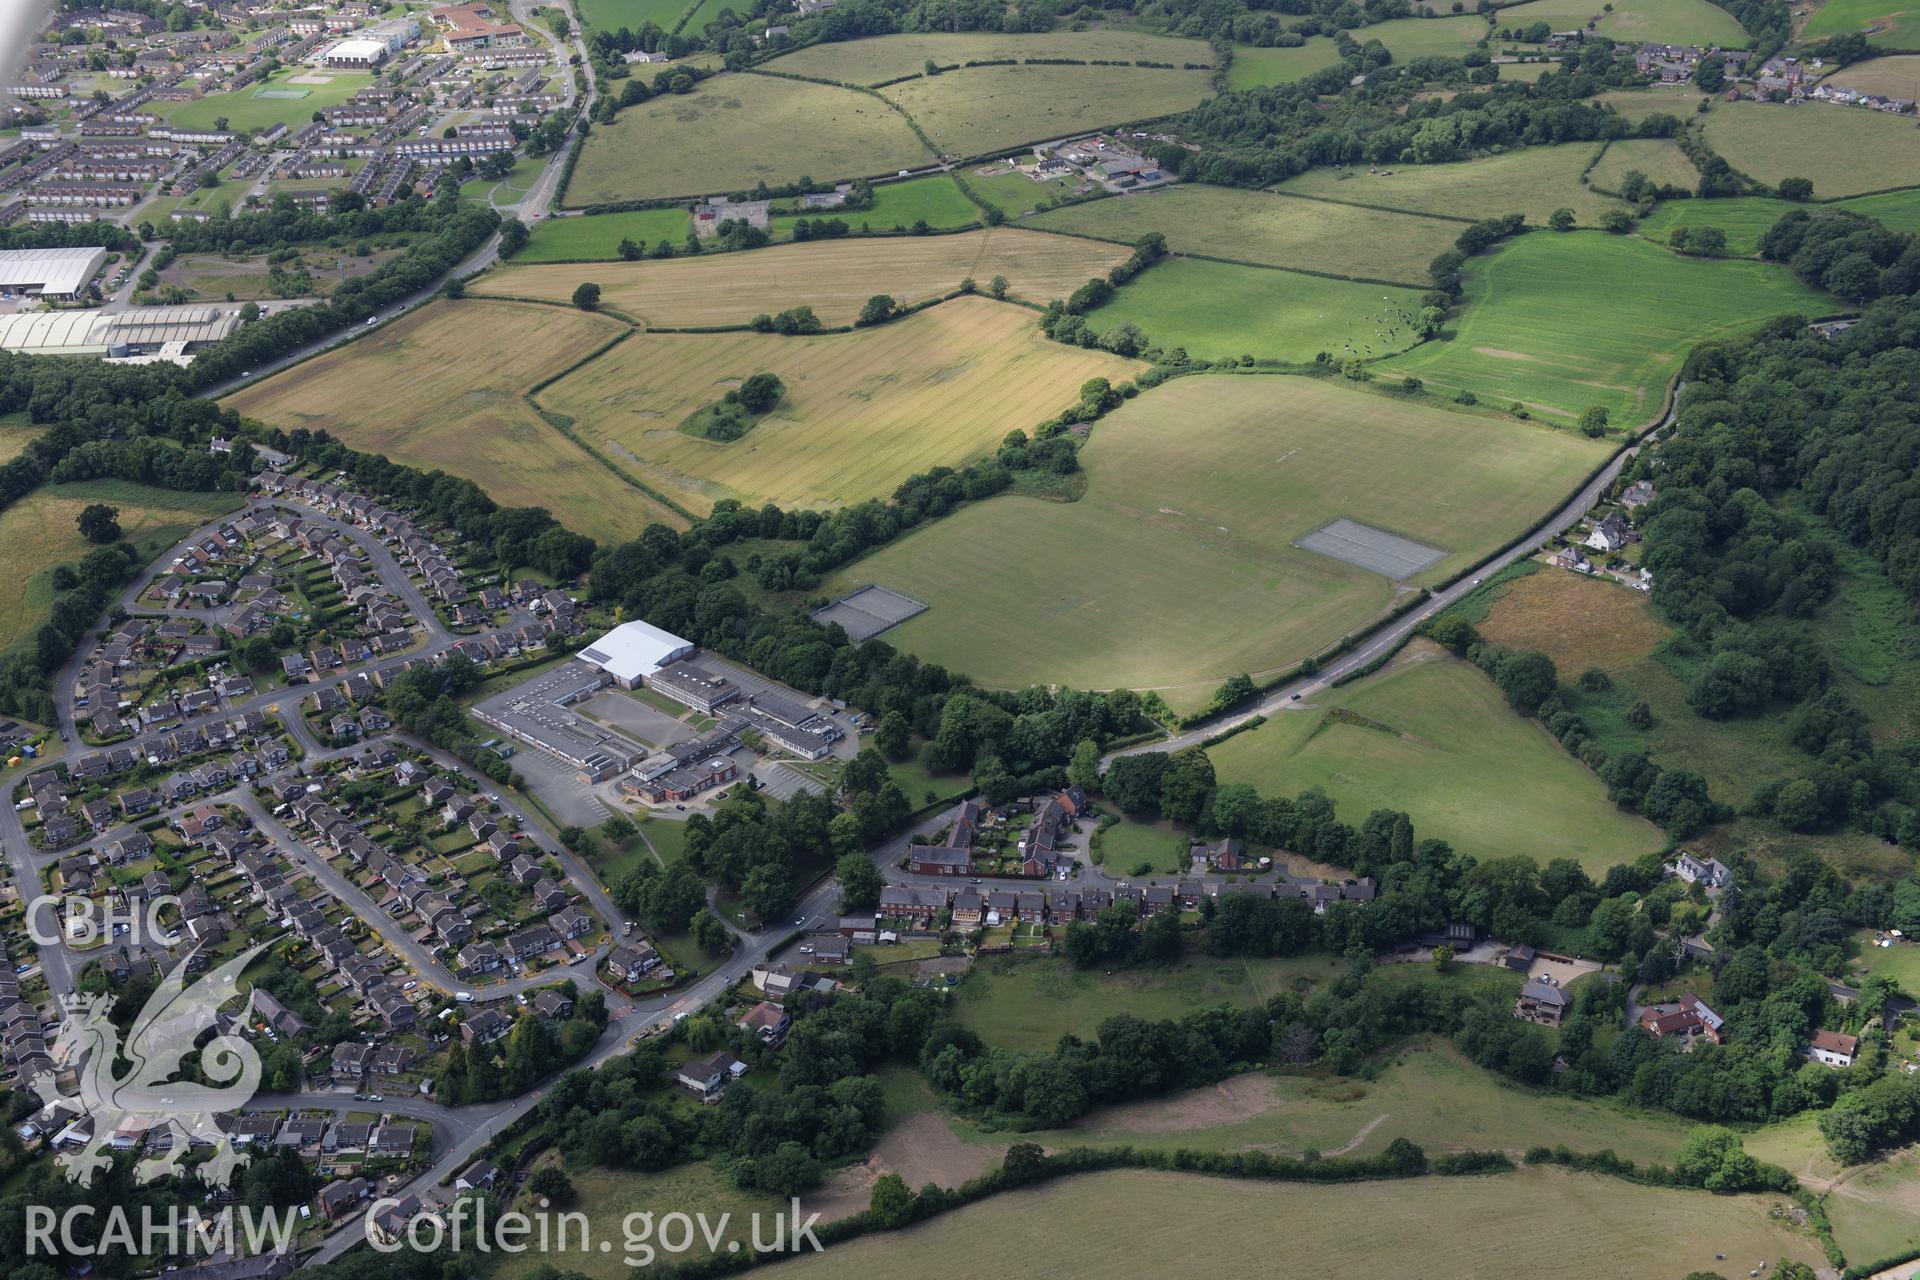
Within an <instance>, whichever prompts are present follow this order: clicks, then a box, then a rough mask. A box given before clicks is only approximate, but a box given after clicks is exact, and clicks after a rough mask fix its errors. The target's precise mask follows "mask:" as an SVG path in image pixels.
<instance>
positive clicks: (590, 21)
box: [573, 0, 693, 31]
mask: <svg viewBox="0 0 1920 1280" xmlns="http://www.w3.org/2000/svg"><path fill="white" fill-rule="evenodd" d="M691 8H693V0H575V3H574V6H573V11H574V12H575V13H577V14H579V15H580V21H582V22H584V23H586V24H587V25H588V26H590V27H599V28H601V29H603V30H606V31H617V30H619V29H620V28H621V27H631V28H632V29H633V30H635V31H638V30H639V29H640V28H641V27H643V26H645V25H646V24H647V23H649V22H652V23H655V24H657V25H659V26H660V27H661V28H662V29H664V30H667V31H671V30H673V25H674V23H676V22H678V21H679V20H680V15H681V14H683V13H685V12H686V11H687V10H689V9H691Z"/></svg>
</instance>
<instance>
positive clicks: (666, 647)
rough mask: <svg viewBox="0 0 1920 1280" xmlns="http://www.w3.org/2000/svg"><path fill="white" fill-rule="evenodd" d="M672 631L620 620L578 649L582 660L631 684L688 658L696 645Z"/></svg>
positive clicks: (648, 624)
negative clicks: (605, 632)
mask: <svg viewBox="0 0 1920 1280" xmlns="http://www.w3.org/2000/svg"><path fill="white" fill-rule="evenodd" d="M697 647H698V646H696V645H695V644H694V643H693V642H692V641H691V640H683V639H681V638H680V637H679V636H677V635H674V634H673V632H671V631H662V630H661V629H660V628H658V627H656V626H654V625H653V624H652V623H650V622H641V621H639V620H637V619H636V620H635V621H633V622H623V623H621V624H620V625H619V626H617V627H615V628H614V629H613V630H611V631H609V632H607V634H605V635H603V636H601V637H600V638H599V639H598V640H595V641H594V642H593V643H592V644H590V645H588V646H587V647H586V648H584V649H582V650H581V651H580V657H581V659H582V660H583V661H586V662H591V663H592V664H593V665H594V666H596V667H598V668H600V669H601V670H602V671H604V672H606V673H607V674H608V675H610V676H612V677H613V678H614V679H615V680H618V681H620V682H621V683H622V684H629V685H630V684H633V683H635V682H636V681H639V680H641V679H642V678H644V677H646V676H650V675H652V674H653V673H654V672H656V671H658V670H659V669H660V668H661V667H664V666H666V665H667V664H668V663H669V662H675V661H678V660H679V659H681V658H684V657H687V656H688V655H689V654H691V653H692V652H693V651H694V649H695V648H697Z"/></svg>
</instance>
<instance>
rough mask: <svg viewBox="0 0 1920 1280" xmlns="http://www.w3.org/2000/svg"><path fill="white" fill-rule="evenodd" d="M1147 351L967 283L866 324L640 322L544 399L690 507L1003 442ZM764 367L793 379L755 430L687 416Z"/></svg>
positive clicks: (844, 491)
mask: <svg viewBox="0 0 1920 1280" xmlns="http://www.w3.org/2000/svg"><path fill="white" fill-rule="evenodd" d="M1142 367H1143V366H1141V365H1140V364H1138V363H1137V362H1134V361H1129V360H1122V359H1120V358H1119V357H1117V356H1112V355H1108V354H1106V353H1105V352H1101V351H1082V350H1080V349H1079V348H1077V347H1068V346H1063V345H1060V344H1058V343H1051V342H1048V341H1047V340H1046V339H1045V338H1043V337H1042V336H1041V335H1040V332H1039V326H1038V324H1037V323H1036V321H1035V320H1034V317H1033V314H1032V313H1031V312H1029V311H1027V310H1025V309H1024V308H1021V307H1016V306H1013V305H1011V304H1008V303H1001V302H993V301H990V300H988V299H985V298H956V299H954V300H953V301H951V302H946V303H942V304H941V305H939V306H937V307H933V308H931V309H929V310H927V311H923V312H921V313H919V314H918V315H914V316H910V317H908V318H907V319H905V320H899V321H895V322H894V323H892V324H889V325H884V326H881V327H879V328H874V329H862V330H860V331H858V332H856V333H851V334H827V335H821V336H817V337H806V338H782V337H775V336H772V335H767V334H757V333H725V334H699V335H695V334H639V335H636V336H634V337H633V338H631V339H629V340H628V341H626V342H623V343H621V344H620V345H619V346H617V347H615V348H614V349H613V350H611V351H609V352H608V353H607V354H605V355H603V356H601V357H600V358H598V359H596V360H593V361H591V362H589V363H588V364H587V365H585V366H584V367H582V368H580V369H578V370H576V371H574V372H573V373H571V374H568V375H567V376H566V377H565V378H562V379H561V380H560V381H559V382H557V383H555V384H554V385H553V386H551V387H549V388H547V389H546V390H545V391H543V392H541V393H540V396H539V399H540V403H541V405H542V406H543V407H544V408H547V409H550V410H552V411H553V412H555V413H559V414H564V415H566V416H567V417H569V418H571V419H572V420H573V423H574V426H575V428H576V429H577V430H578V431H579V432H580V433H581V435H582V436H583V437H585V438H586V439H588V440H589V441H590V442H592V443H593V444H594V446H595V447H596V448H599V447H604V448H605V449H606V450H607V451H608V452H610V453H612V454H613V455H614V456H616V457H618V458H619V459H620V460H621V461H622V462H623V463H625V464H626V465H628V466H631V467H633V468H634V469H635V470H636V471H637V472H639V473H640V474H641V476H642V478H643V479H644V480H645V482H646V483H647V484H649V485H651V486H653V487H655V488H657V489H660V490H661V491H662V492H665V493H668V494H670V495H672V496H673V497H674V498H676V499H677V500H679V501H681V502H682V503H683V504H684V505H686V506H687V507H689V508H690V509H705V508H706V507H709V506H711V505H712V503H713V502H714V500H715V499H718V498H723V497H731V498H739V499H741V500H742V501H744V502H747V503H748V504H750V505H755V506H757V505H759V504H761V503H763V502H777V503H779V504H780V505H781V506H785V507H795V506H799V507H807V508H819V507H824V506H838V505H841V504H844V503H849V502H857V501H860V500H862V499H865V498H873V497H881V496H884V495H886V494H888V493H891V492H892V491H893V489H894V488H895V486H897V485H898V484H899V483H900V481H902V480H904V479H906V478H907V477H908V476H909V475H912V474H914V473H916V472H921V471H925V470H927V469H929V468H931V467H934V466H939V465H947V466H959V465H961V464H963V463H966V462H970V461H972V460H973V459H975V458H978V457H981V456H983V455H985V454H988V453H991V452H992V451H993V450H994V449H995V448H996V447H998V445H999V443H1000V441H1001V440H1002V439H1003V438H1004V437H1005V436H1006V434H1007V432H1009V431H1012V430H1015V429H1016V428H1017V429H1023V430H1026V429H1031V428H1032V427H1034V426H1035V425H1036V424H1037V423H1038V422H1039V421H1040V420H1041V419H1042V418H1045V417H1047V416H1049V415H1050V414H1053V413H1057V412H1059V411H1060V410H1061V409H1064V408H1066V407H1067V406H1069V405H1071V404H1072V403H1074V401H1075V400H1076V399H1077V398H1078V396H1079V389H1080V384H1081V383H1082V382H1084V381H1086V380H1087V379H1088V378H1092V377H1096V376H1097V377H1105V378H1109V379H1111V380H1112V381H1114V382H1120V381H1123V380H1125V379H1126V378H1129V377H1131V376H1132V375H1133V374H1134V373H1136V372H1138V370H1139V369H1140V368H1142ZM761 371H769V372H772V373H776V374H778V375H779V376H780V379H781V381H783V382H784V383H785V384H786V387H787V392H786V395H785V397H784V398H783V399H782V400H781V402H780V404H779V405H777V406H776V407H775V408H774V410H773V411H772V412H771V413H769V414H768V415H767V416H766V417H764V418H762V419H761V420H760V421H759V423H758V424H757V425H756V426H754V428H753V429H752V430H751V431H749V432H748V433H747V434H746V435H745V436H743V437H742V438H740V439H739V440H735V441H732V442H730V443H726V444H718V443H714V442H711V441H707V440H703V439H700V438H698V437H695V436H693V435H690V434H688V433H686V432H683V431H680V430H677V428H678V427H679V425H680V423H681V422H682V421H683V420H684V419H685V418H686V417H687V416H688V415H689V414H691V413H692V412H693V411H694V410H695V409H698V408H699V407H701V406H702V405H706V404H711V403H712V402H713V401H715V400H718V399H719V398H720V397H721V396H722V395H724V394H725V393H726V390H727V388H728V387H729V386H732V385H735V384H736V383H737V381H738V380H739V379H741V378H744V377H746V376H748V375H749V374H753V373H758V372H761Z"/></svg>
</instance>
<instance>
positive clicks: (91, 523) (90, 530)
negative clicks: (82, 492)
mask: <svg viewBox="0 0 1920 1280" xmlns="http://www.w3.org/2000/svg"><path fill="white" fill-rule="evenodd" d="M74 523H75V524H77V525H79V526H80V536H81V537H83V538H85V539H86V540H87V541H88V542H100V543H107V542H113V541H115V540H117V539H118V538H119V537H120V509H119V508H118V507H110V506H108V505H107V504H106V503H104V502H90V503H88V504H87V505H86V507H85V508H84V509H83V510H82V511H81V512H80V514H79V516H78V517H76V518H75V520H74Z"/></svg>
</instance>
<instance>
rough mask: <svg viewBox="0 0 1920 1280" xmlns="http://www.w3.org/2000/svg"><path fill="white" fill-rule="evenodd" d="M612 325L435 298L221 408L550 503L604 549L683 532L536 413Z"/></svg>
mask: <svg viewBox="0 0 1920 1280" xmlns="http://www.w3.org/2000/svg"><path fill="white" fill-rule="evenodd" d="M624 328H625V326H623V325H622V324H621V323H620V322H619V321H617V320H614V319H611V318H609V317H606V316H596V315H592V314H589V313H588V312H585V311H573V310H566V311H563V310H559V309H557V308H553V307H537V306H528V305H526V304H516V303H509V302H490V301H466V302H439V303H435V304H434V305H432V306H429V307H423V308H421V309H420V310H419V311H416V312H414V313H412V314H411V315H409V316H407V317H405V318H404V319H401V320H397V321H394V322H393V323H392V324H390V325H388V326H386V327H384V328H382V329H380V330H378V331H377V332H375V333H373V334H371V335H369V336H367V337H364V338H361V339H359V340H357V341H354V342H350V343H348V344H346V345H345V346H343V347H339V348H336V349H335V350H333V351H329V352H327V353H326V354H325V355H322V356H318V357H316V358H314V359H312V360H308V361H306V362H305V363H304V364H299V365H295V366H294V367H293V368H291V369H288V370H286V371H285V372H283V373H280V374H277V375H275V376H274V377H271V378H268V379H266V380H265V381H263V382H259V383H256V384H254V385H253V386H250V387H247V388H246V389H244V390H242V391H240V392H238V393H236V394H235V395H232V396H230V397H228V398H227V400H226V401H225V402H224V403H225V404H226V405H227V406H228V407H230V408H233V409H237V410H239V411H240V412H241V413H244V414H246V415H248V416H249V417H253V418H259V419H260V420H262V421H264V422H268V423H271V424H273V425H275V426H280V427H285V428H287V429H288V430H292V429H293V428H295V427H311V428H316V429H318V428H325V429H326V430H328V431H331V432H332V433H333V434H334V435H336V436H338V437H339V438H340V439H341V440H343V441H345V442H346V443H347V444H349V445H352V446H353V447H355V448H358V449H371V450H373V451H374V452H377V453H381V454H385V455H386V456H388V457H390V458H392V459H394V460H395V461H397V462H406V463H410V464H412V465H414V466H419V467H426V468H435V467H437V468H440V469H442V470H444V471H448V472H451V473H452V474H454V475H457V476H464V477H466V478H467V479H469V480H471V481H473V482H474V483H475V484H477V485H479V486H480V487H481V488H482V489H485V490H486V491H487V494H488V496H490V497H492V498H493V499H494V500H495V501H496V502H499V503H501V504H502V505H504V506H526V507H546V508H547V509H548V510H550V511H552V512H553V513H554V514H555V515H556V516H558V517H559V518H560V519H561V520H562V521H564V522H565V523H566V524H568V525H569V526H571V527H573V528H575V529H577V530H579V531H580V532H581V533H586V534H591V535H592V536H593V537H595V538H599V539H601V540H603V541H609V540H618V539H621V538H631V537H633V536H635V535H636V534H638V533H639V532H640V530H641V529H642V528H644V527H645V526H646V525H647V524H648V522H650V521H656V520H657V521H661V522H663V523H667V524H674V525H684V524H685V523H686V522H685V521H684V520H682V519H680V518H679V517H678V516H676V515H675V514H673V512H672V511H670V510H669V509H668V508H666V507H665V506H663V505H661V504H660V503H659V502H657V501H656V500H654V499H653V498H651V497H649V496H647V495H646V494H645V493H642V492H641V491H640V490H639V489H636V488H634V487H633V486H632V485H630V484H628V483H627V482H625V481H624V480H622V479H621V478H620V477H619V476H618V475H616V474H615V473H614V472H613V471H612V470H611V469H610V468H608V467H607V466H606V465H604V464H603V463H601V462H599V461H598V460H596V459H595V458H593V457H592V456H591V455H589V454H588V453H587V452H586V451H585V450H583V449H581V448H580V447H579V446H578V445H576V444H574V443H573V442H572V441H571V440H568V439H567V438H566V437H565V436H563V435H561V434H560V433H559V432H558V431H556V430H554V429H553V428H552V427H550V426H548V425H547V424H545V423H543V422H541V421H540V419H539V417H538V416H537V415H536V414H535V413H534V412H533V410H532V409H531V408H530V407H529V406H528V405H527V403H526V401H525V400H524V399H523V398H522V397H523V394H524V393H525V391H526V390H527V388H528V387H530V386H532V385H533V384H534V383H536V382H538V381H540V380H541V379H542V378H545V377H550V376H551V375H553V374H555V373H557V372H559V371H560V370H561V369H564V368H565V367H566V366H567V365H568V364H570V363H571V362H573V361H574V360H577V359H579V358H580V357H581V356H583V355H585V354H586V352H588V351H589V350H591V349H592V348H593V347H595V346H597V345H599V344H601V343H603V342H606V341H608V340H610V339H612V338H614V337H617V336H618V335H619V334H620V333H621V332H622V331H623V330H624Z"/></svg>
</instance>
